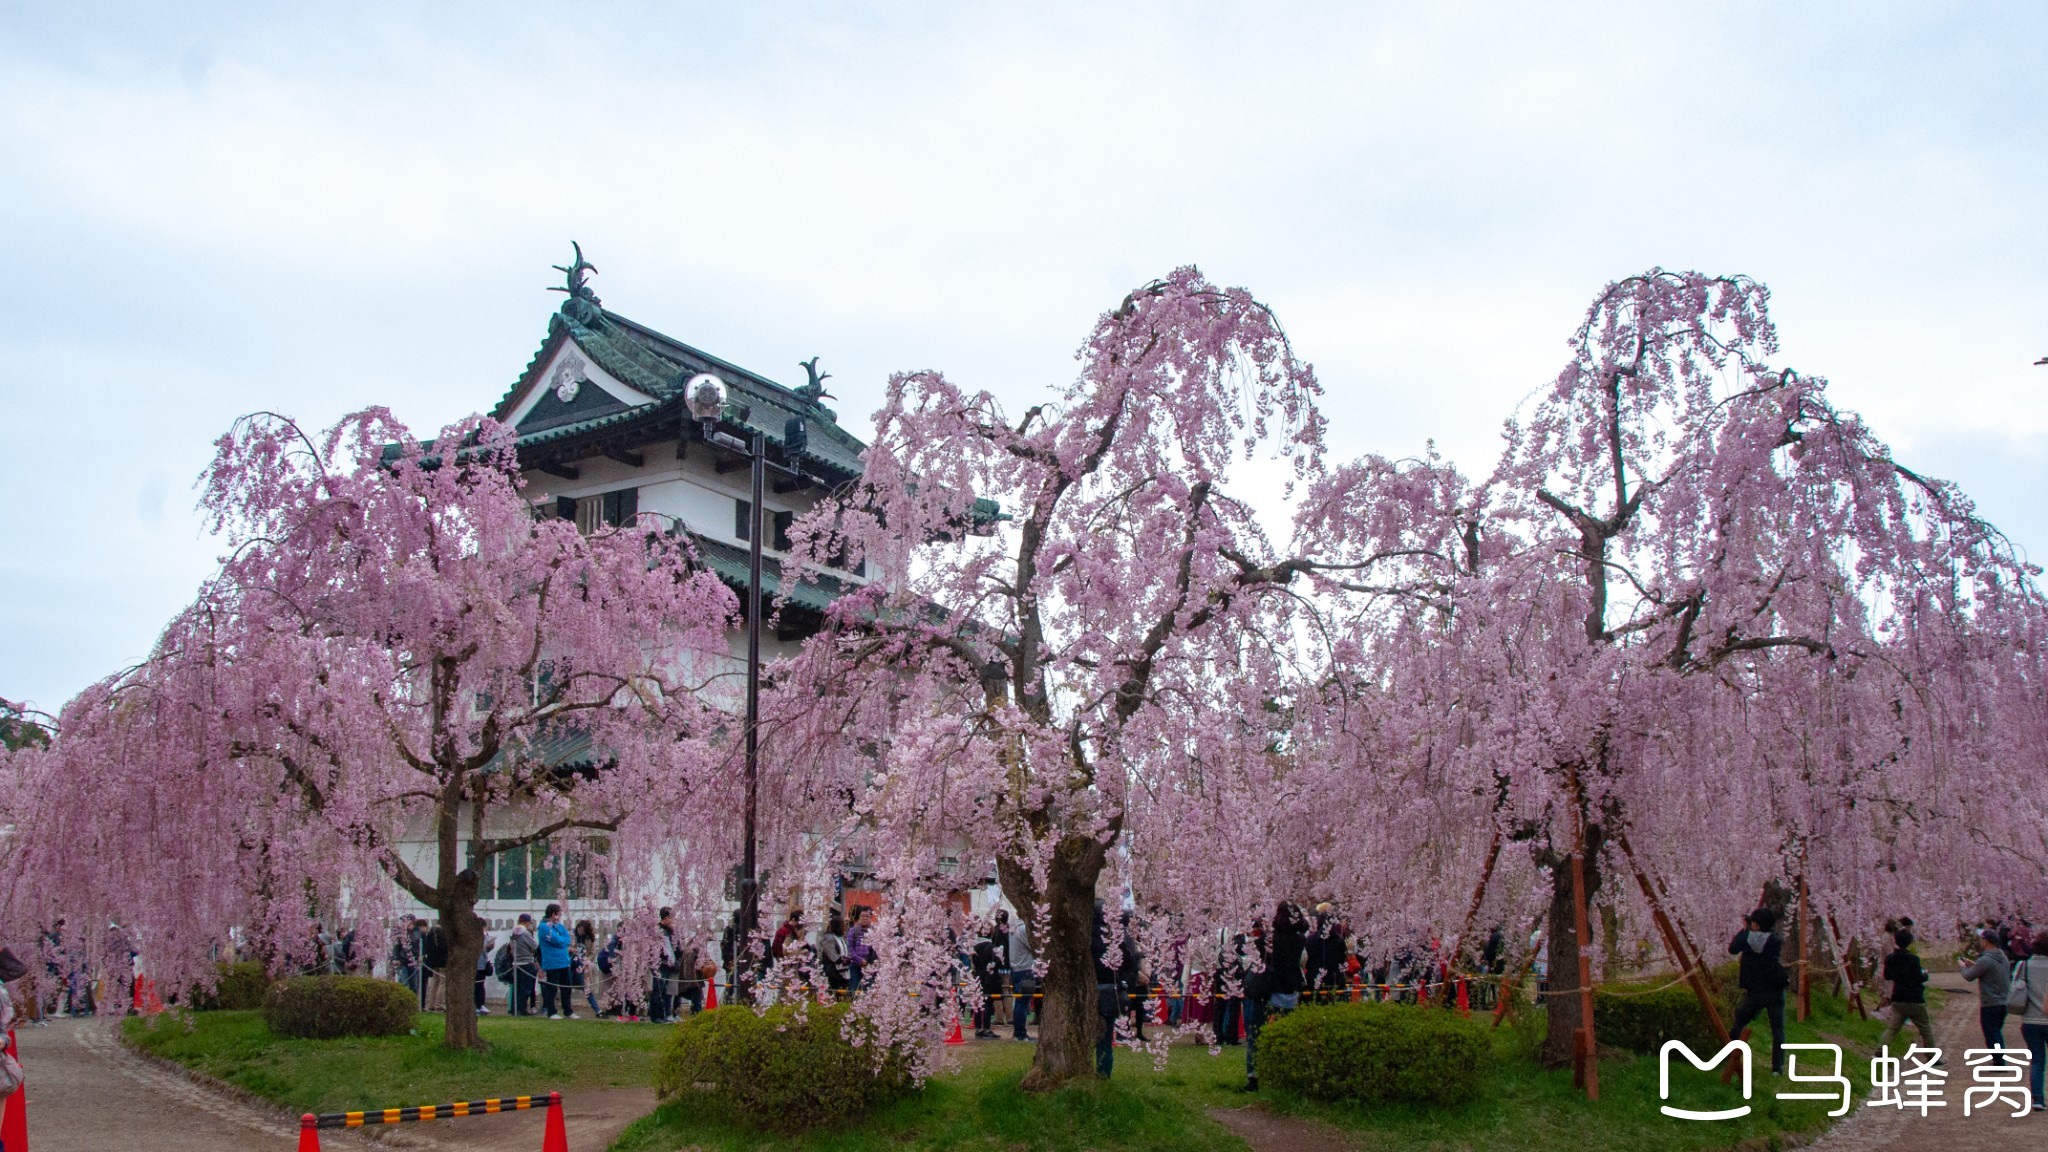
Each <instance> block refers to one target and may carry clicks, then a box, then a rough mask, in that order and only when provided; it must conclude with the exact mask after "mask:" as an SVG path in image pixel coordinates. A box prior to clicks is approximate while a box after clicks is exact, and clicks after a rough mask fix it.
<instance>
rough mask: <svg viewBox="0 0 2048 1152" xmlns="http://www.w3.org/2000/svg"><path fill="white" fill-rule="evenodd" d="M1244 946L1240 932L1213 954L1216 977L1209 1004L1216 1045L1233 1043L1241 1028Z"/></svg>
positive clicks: (1242, 1019) (1242, 934)
mask: <svg viewBox="0 0 2048 1152" xmlns="http://www.w3.org/2000/svg"><path fill="white" fill-rule="evenodd" d="M1245 947H1246V944H1245V938H1244V933H1242V932H1239V933H1236V934H1235V935H1233V936H1231V938H1230V943H1229V944H1227V945H1225V946H1224V947H1223V948H1222V949H1220V950H1219V951H1218V952H1217V954H1216V977H1215V983H1214V985H1213V987H1211V988H1210V991H1209V997H1210V1001H1209V1002H1210V1008H1211V1014H1212V1015H1213V1017H1214V1018H1215V1023H1216V1042H1217V1043H1218V1044H1236V1043H1237V1042H1238V1040H1237V1033H1238V1029H1239V1028H1241V1027H1243V1022H1244V979H1245V972H1244V955H1245Z"/></svg>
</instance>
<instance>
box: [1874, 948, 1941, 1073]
mask: <svg viewBox="0 0 2048 1152" xmlns="http://www.w3.org/2000/svg"><path fill="white" fill-rule="evenodd" d="M1892 943H1893V944H1895V945H1897V947H1895V948H1894V949H1893V950H1892V951H1891V953H1890V954H1889V955H1887V956H1886V957H1885V958H1884V978H1885V981H1886V983H1887V984H1889V985H1890V988H1889V992H1890V995H1888V996H1886V997H1885V1001H1884V1003H1883V1004H1881V1005H1879V1007H1886V1006H1889V1007H1890V1008H1891V1019H1890V1020H1888V1021H1887V1022H1886V1023H1885V1029H1884V1032H1883V1034H1882V1035H1880V1036H1879V1037H1878V1039H1877V1043H1878V1046H1879V1047H1881V1048H1888V1047H1890V1046H1891V1042H1892V1041H1893V1040H1896V1039H1898V1036H1899V1031H1900V1030H1901V1029H1903V1028H1904V1027H1905V1026H1906V1022H1907V1021H1909V1020H1910V1021H1912V1022H1913V1027H1914V1028H1916V1029H1918V1030H1919V1032H1920V1042H1921V1045H1922V1046H1923V1047H1927V1048H1937V1049H1938V1048H1939V1047H1940V1045H1938V1044H1936V1043H1935V1042H1934V1022H1933V1021H1931V1020H1929V1019H1928V1018H1927V969H1926V967H1925V966H1924V965H1922V964H1921V963H1920V957H1918V956H1916V955H1914V954H1913V952H1912V947H1913V933H1912V932H1911V931H1909V930H1907V929H1905V928H1901V929H1899V930H1898V931H1896V932H1894V933H1892Z"/></svg>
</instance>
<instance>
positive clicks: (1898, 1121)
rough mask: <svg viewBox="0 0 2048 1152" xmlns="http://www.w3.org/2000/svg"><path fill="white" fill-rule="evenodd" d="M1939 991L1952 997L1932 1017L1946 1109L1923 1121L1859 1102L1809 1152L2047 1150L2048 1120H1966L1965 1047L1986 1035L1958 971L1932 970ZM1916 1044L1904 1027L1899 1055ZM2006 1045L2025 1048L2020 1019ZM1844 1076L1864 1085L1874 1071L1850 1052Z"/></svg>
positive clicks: (1981, 1115)
mask: <svg viewBox="0 0 2048 1152" xmlns="http://www.w3.org/2000/svg"><path fill="white" fill-rule="evenodd" d="M1934 986H1935V987H1936V988H1939V989H1941V990H1943V991H1945V992H1947V993H1949V995H1948V997H1947V1003H1945V1004H1943V1005H1942V1008H1941V1011H1940V1012H1939V1013H1938V1014H1937V1015H1936V1016H1935V1019H1934V1039H1935V1042H1936V1043H1937V1044H1938V1045H1940V1047H1941V1049H1942V1051H1943V1053H1944V1054H1946V1056H1947V1060H1948V1063H1947V1064H1946V1065H1944V1067H1946V1068H1947V1070H1948V1080H1947V1089H1946V1091H1944V1092H1943V1093H1942V1098H1943V1099H1944V1100H1946V1101H1948V1104H1947V1106H1946V1107H1943V1108H1936V1109H1933V1110H1932V1111H1931V1112H1929V1113H1928V1115H1926V1116H1924V1117H1923V1116H1921V1115H1920V1112H1919V1110H1918V1109H1907V1110H1903V1111H1902V1110H1900V1109H1897V1108H1869V1107H1865V1106H1863V1105H1861V1104H1859V1105H1858V1106H1857V1108H1856V1111H1855V1112H1854V1113H1852V1114H1850V1115H1848V1116H1845V1117H1843V1119H1842V1121H1841V1123H1839V1124H1836V1125H1835V1126H1834V1127H1833V1128H1831V1129H1829V1130H1828V1133H1827V1134H1826V1135H1825V1136H1822V1137H1821V1138H1820V1139H1819V1140H1816V1141H1815V1142H1814V1143H1812V1144H1811V1145H1809V1146H1808V1148H1809V1150H1810V1152H1879V1150H1880V1149H1882V1150H1883V1152H1955V1149H1958V1148H1969V1147H1981V1148H2041V1147H2048V1115H2034V1116H2029V1117H2026V1118H2022V1119H2014V1118H2013V1116H2012V1110H2011V1107H2010V1106H2009V1105H2008V1106H2007V1107H2006V1108H2004V1109H2002V1110H2000V1109H1992V1110H1989V1111H1976V1112H1973V1113H1972V1114H1971V1115H1969V1116H1964V1115H1963V1091H1964V1089H1966V1088H1968V1087H1969V1086H1970V1084H1971V1082H1972V1081H1971V1073H1970V1067H1969V1065H1968V1064H1967V1063H1966V1062H1965V1061H1964V1058H1963V1050H1964V1049H1966V1048H1981V1047H1983V1045H1984V1036H1983V1033H1981V1032H1980V1031H1979V1030H1978V1028H1977V988H1976V985H1974V984H1969V983H1966V982H1965V981H1964V980H1963V979H1962V978H1961V977H1959V976H1957V975H1956V974H1955V971H1954V970H1953V969H1944V970H1941V971H1937V972H1935V973H1934ZM1906 1037H1912V1039H1913V1040H1914V1041H1915V1042H1918V1040H1919V1033H1917V1032H1915V1031H1914V1030H1913V1028H1912V1026H1911V1025H1907V1028H1906V1031H1905V1033H1903V1034H1902V1036H1901V1038H1900V1042H1899V1043H1898V1044H1896V1045H1894V1046H1893V1049H1892V1051H1893V1053H1894V1054H1895V1055H1896V1054H1897V1053H1899V1052H1900V1051H1903V1050H1904V1044H1905V1038H1906ZM2005 1044H2006V1046H2007V1047H2009V1048H2019V1049H2021V1050H2022V1051H2024V1050H2025V1046H2024V1045H2022V1044H2021V1043H2020V1026H2019V1022H2018V1021H2017V1020H2008V1021H2007V1022H2006V1025H2005ZM1844 1065H1845V1068H1844V1071H1845V1072H1847V1074H1848V1075H1849V1076H1850V1077H1851V1078H1852V1079H1854V1080H1857V1081H1858V1082H1862V1081H1863V1079H1864V1078H1865V1077H1866V1076H1867V1075H1868V1074H1869V1069H1870V1065H1869V1063H1868V1062H1867V1061H1864V1060H1858V1059H1856V1058H1855V1056H1854V1055H1853V1054H1851V1055H1849V1056H1848V1057H1846V1058H1845V1060H1844Z"/></svg>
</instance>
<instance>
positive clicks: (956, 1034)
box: [946, 1012, 967, 1044]
mask: <svg viewBox="0 0 2048 1152" xmlns="http://www.w3.org/2000/svg"><path fill="white" fill-rule="evenodd" d="M946 1043H948V1044H965V1043H967V1037H965V1036H962V1035H961V1034H960V1014H959V1013H958V1012H955V1013H953V1030H952V1031H951V1032H948V1033H946Z"/></svg>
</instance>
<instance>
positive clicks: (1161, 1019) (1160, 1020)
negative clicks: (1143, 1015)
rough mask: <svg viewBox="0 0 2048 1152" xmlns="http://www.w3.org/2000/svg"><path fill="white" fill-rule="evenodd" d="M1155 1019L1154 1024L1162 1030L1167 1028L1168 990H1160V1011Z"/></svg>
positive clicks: (1155, 1015)
mask: <svg viewBox="0 0 2048 1152" xmlns="http://www.w3.org/2000/svg"><path fill="white" fill-rule="evenodd" d="M1153 1017H1154V1019H1153V1023H1155V1024H1157V1025H1159V1026H1160V1027H1162V1028H1164V1027H1165V1026H1166V990H1165V989H1164V988H1162V989H1160V990H1159V1011H1157V1012H1156V1013H1154V1014H1153Z"/></svg>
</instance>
